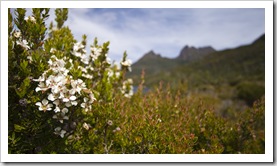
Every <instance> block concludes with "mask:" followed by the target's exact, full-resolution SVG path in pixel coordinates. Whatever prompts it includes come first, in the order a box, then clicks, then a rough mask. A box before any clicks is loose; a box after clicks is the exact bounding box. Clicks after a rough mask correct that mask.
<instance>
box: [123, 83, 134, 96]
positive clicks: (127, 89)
mask: <svg viewBox="0 0 277 166" xmlns="http://www.w3.org/2000/svg"><path fill="white" fill-rule="evenodd" d="M132 84H133V80H132V79H128V80H126V81H124V82H123V86H122V88H121V92H122V93H123V94H124V96H125V97H127V98H130V97H131V96H133V95H134V88H133V86H132Z"/></svg>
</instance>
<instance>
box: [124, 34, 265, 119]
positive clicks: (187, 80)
mask: <svg viewBox="0 0 277 166" xmlns="http://www.w3.org/2000/svg"><path fill="white" fill-rule="evenodd" d="M142 69H144V70H145V84H144V85H145V86H146V87H147V88H148V89H151V88H152V87H155V86H158V85H159V82H161V81H162V82H163V84H164V85H165V84H169V85H170V87H171V88H172V89H174V90H180V89H184V87H185V89H186V90H185V91H184V92H183V95H184V96H187V95H189V96H194V97H195V96H204V97H205V98H206V100H208V101H210V102H214V104H215V109H216V110H217V112H219V113H220V114H223V115H224V116H225V115H228V110H229V109H236V110H237V111H241V110H244V108H245V107H247V106H252V104H253V103H254V102H255V101H256V100H258V99H260V98H261V97H262V96H264V94H265V35H264V34H263V35H261V36H260V37H259V38H257V39H256V40H255V41H253V42H251V43H250V44H248V45H243V46H240V47H237V48H233V49H226V50H221V51H215V50H214V49H213V48H212V47H204V48H194V47H188V46H185V47H184V48H183V49H182V50H181V52H180V55H179V56H177V57H176V58H173V59H170V58H164V57H162V56H161V55H160V54H156V53H155V52H154V51H150V52H148V53H146V54H145V55H144V56H143V57H142V58H141V59H140V60H138V61H137V62H136V63H135V64H134V65H133V66H132V70H133V72H131V73H130V74H128V77H131V78H133V80H134V84H135V85H138V84H139V83H140V73H141V70H142ZM191 94H192V95H191ZM228 116H230V115H228ZM231 116H232V115H231Z"/></svg>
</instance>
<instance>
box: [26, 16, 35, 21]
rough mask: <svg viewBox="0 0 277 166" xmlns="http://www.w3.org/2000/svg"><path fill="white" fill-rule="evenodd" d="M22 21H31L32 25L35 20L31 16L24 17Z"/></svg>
mask: <svg viewBox="0 0 277 166" xmlns="http://www.w3.org/2000/svg"><path fill="white" fill-rule="evenodd" d="M24 20H25V21H31V22H32V23H36V19H35V17H33V16H29V17H25V18H24Z"/></svg>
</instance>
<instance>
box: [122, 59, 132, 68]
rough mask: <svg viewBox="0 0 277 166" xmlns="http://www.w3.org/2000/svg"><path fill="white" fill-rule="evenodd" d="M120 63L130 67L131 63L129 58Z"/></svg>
mask: <svg viewBox="0 0 277 166" xmlns="http://www.w3.org/2000/svg"><path fill="white" fill-rule="evenodd" d="M121 65H122V66H126V67H130V66H131V65H132V61H131V60H130V59H128V60H126V61H124V62H121Z"/></svg>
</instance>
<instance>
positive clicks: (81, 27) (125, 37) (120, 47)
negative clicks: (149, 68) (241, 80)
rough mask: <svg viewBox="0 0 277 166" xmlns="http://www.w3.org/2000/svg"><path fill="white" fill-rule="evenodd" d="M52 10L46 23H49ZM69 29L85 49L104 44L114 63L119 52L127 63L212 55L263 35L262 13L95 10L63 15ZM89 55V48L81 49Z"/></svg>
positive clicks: (256, 10) (252, 10)
mask: <svg viewBox="0 0 277 166" xmlns="http://www.w3.org/2000/svg"><path fill="white" fill-rule="evenodd" d="M54 18H55V16H54V9H52V10H51V17H50V18H49V20H54ZM65 25H67V26H69V28H70V29H71V30H72V33H73V34H74V37H75V38H76V39H77V40H78V41H81V39H82V35H83V34H86V35H87V36H88V38H87V39H88V45H90V44H92V43H93V40H94V38H95V37H97V38H98V41H99V43H103V42H106V41H110V51H109V57H110V58H111V59H112V60H115V61H117V62H119V61H120V60H121V58H122V55H123V53H124V51H127V54H128V58H129V59H131V60H132V61H133V62H135V61H137V60H138V59H139V58H141V57H142V56H143V55H144V54H145V53H147V52H149V51H150V50H153V51H154V52H155V53H157V54H161V56H162V57H168V58H175V57H177V56H178V55H179V53H180V51H181V49H182V48H183V47H184V46H185V45H188V46H194V47H197V48H198V47H205V46H212V47H213V48H214V49H216V50H224V49H228V48H235V47H238V46H241V45H245V44H250V43H251V42H253V41H254V40H255V39H257V38H258V37H259V36H260V35H262V34H264V33H265V11H264V9H263V8H260V9H259V8H172V9H170V8H122V9H121V8H97V9H84V8H81V9H80V8H78V9H74V8H71V9H69V14H68V20H67V22H66V23H65ZM87 50H88V51H89V47H88V48H87Z"/></svg>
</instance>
